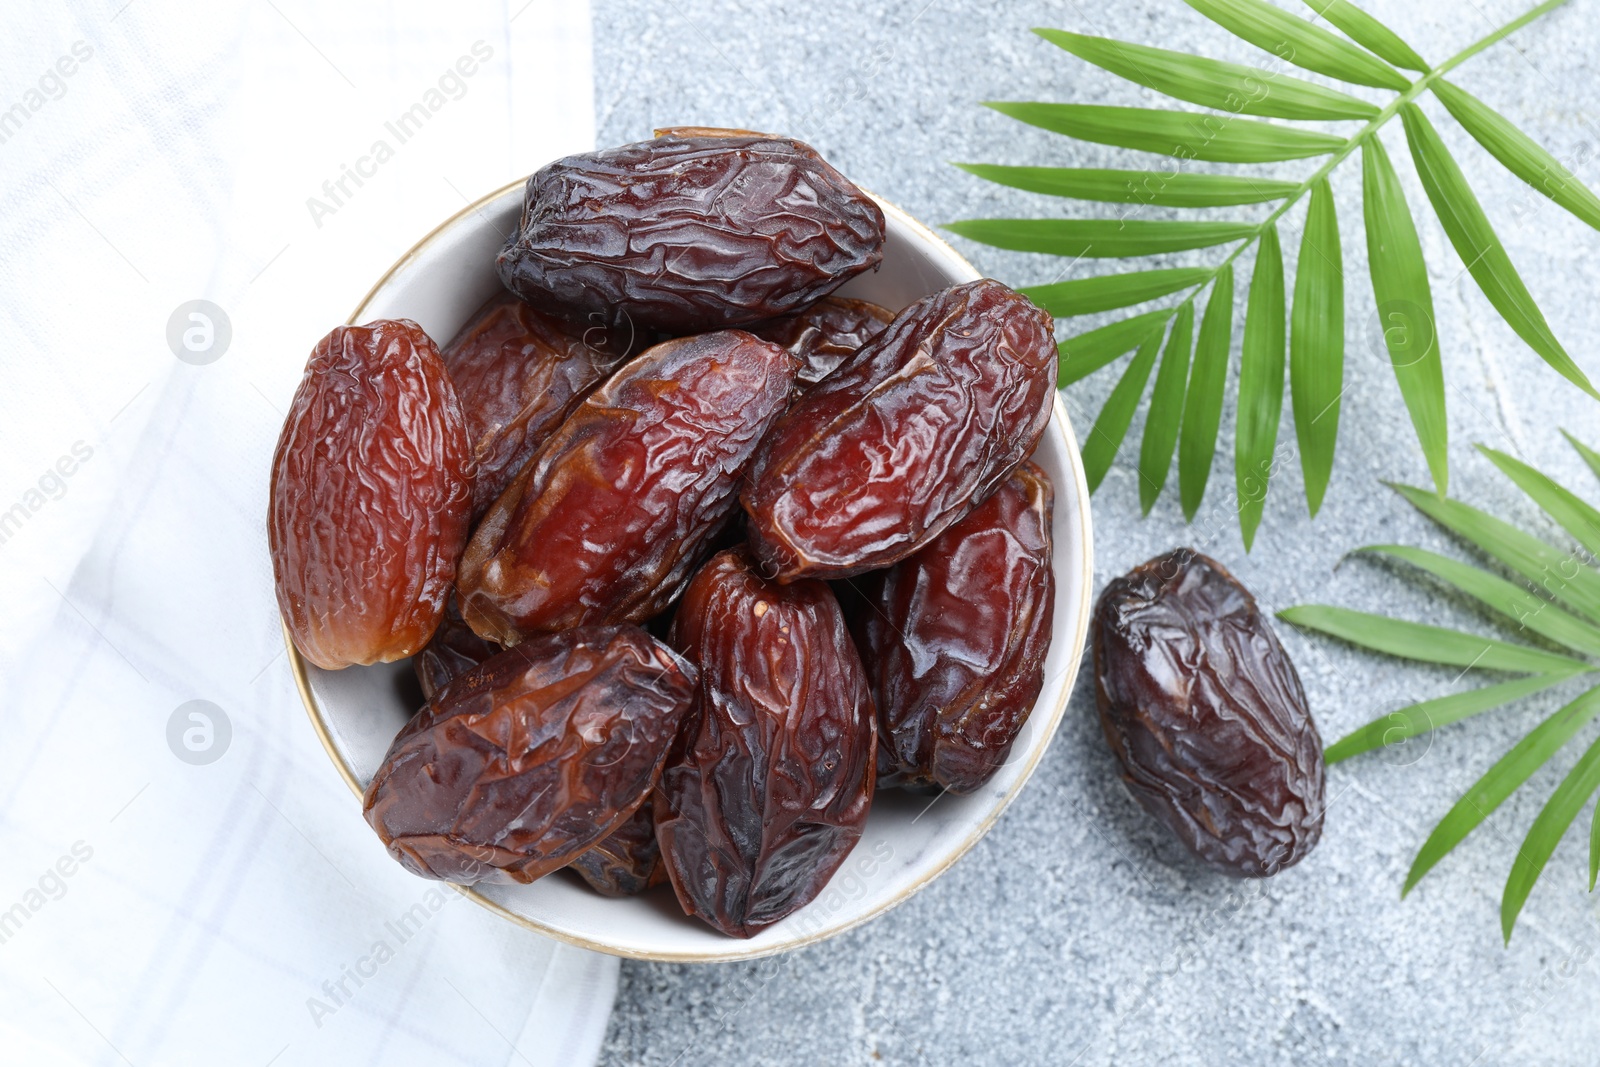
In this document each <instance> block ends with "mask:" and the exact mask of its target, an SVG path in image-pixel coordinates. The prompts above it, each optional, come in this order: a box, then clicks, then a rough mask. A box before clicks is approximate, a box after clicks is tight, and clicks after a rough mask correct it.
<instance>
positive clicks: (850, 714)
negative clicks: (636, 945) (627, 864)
mask: <svg viewBox="0 0 1600 1067" xmlns="http://www.w3.org/2000/svg"><path fill="white" fill-rule="evenodd" d="M672 641H673V644H674V646H675V647H677V648H678V649H679V650H680V651H682V652H683V654H684V656H685V657H687V658H688V659H689V660H690V661H691V662H693V663H695V664H696V665H697V666H698V667H699V668H700V685H699V688H698V691H697V695H696V699H695V704H694V707H693V708H692V709H691V711H690V712H689V715H688V716H687V717H686V718H685V720H684V724H683V728H682V731H681V732H680V734H679V736H678V739H677V740H676V741H675V742H674V743H673V748H672V753H671V755H670V756H668V758H667V765H666V767H665V769H664V770H663V771H662V774H661V783H660V785H659V787H658V788H657V790H656V795H655V810H656V837H657V839H658V840H659V841H660V845H661V855H662V859H663V861H664V862H665V864H666V868H667V875H668V877H669V878H670V879H671V880H672V887H673V889H674V891H675V892H676V893H677V895H678V902H679V903H680V904H681V905H683V909H684V911H686V912H688V913H689V914H691V915H697V916H699V917H700V918H701V919H703V920H705V921H706V922H707V923H709V924H710V925H711V926H713V927H715V928H716V929H718V930H721V931H722V932H723V933H725V934H729V935H730V936H733V937H750V936H751V935H753V934H755V933H757V932H758V931H760V930H761V929H762V928H764V927H767V926H770V925H771V924H773V923H775V922H777V921H779V920H780V919H782V918H783V917H784V916H786V915H789V914H791V913H792V912H794V911H795V910H796V909H798V908H801V907H803V906H804V905H805V904H806V903H808V902H809V901H811V900H812V899H813V898H815V897H816V895H817V894H818V893H819V892H821V891H822V889H823V887H824V886H825V885H827V883H828V879H829V878H831V877H833V872H834V871H835V870H837V869H838V867H839V864H840V863H842V862H843V861H844V858H845V856H846V855H848V854H849V852H850V849H851V848H853V847H854V846H855V843H856V841H857V840H858V839H859V838H860V837H861V830H862V827H863V826H864V825H865V824H866V819H867V809H868V807H869V806H870V805H871V802H872V788H873V773H874V771H873V767H874V763H873V761H874V758H875V755H874V748H875V746H876V732H875V730H874V728H873V715H872V697H871V695H870V694H869V692H868V689H867V681H866V677H865V675H864V673H863V671H862V669H861V660H860V656H859V655H858V654H857V652H856V649H855V646H854V645H853V644H852V643H851V640H850V635H849V633H848V632H847V630H846V629H845V623H844V616H843V615H842V614H841V613H840V611H839V605H838V602H837V601H835V600H834V598H833V593H832V592H831V591H830V590H829V589H828V587H827V585H826V584H824V583H822V582H817V581H803V582H795V583H793V584H792V585H786V586H781V585H778V584H776V583H773V582H768V581H764V580H762V579H761V578H760V577H759V576H758V575H757V574H756V573H755V572H754V571H753V570H752V569H751V567H750V562H749V559H748V557H747V556H746V554H745V552H744V550H743V549H735V550H732V551H728V552H721V553H718V554H717V555H716V556H714V557H712V559H711V560H710V562H708V563H707V564H706V565H705V567H703V568H702V569H701V570H700V573H699V574H697V575H695V579H694V581H693V582H691V583H690V585H689V588H688V590H687V592H685V594H684V597H683V603H682V604H681V605H680V606H679V608H678V614H677V616H676V617H675V618H674V620H673V624H672Z"/></svg>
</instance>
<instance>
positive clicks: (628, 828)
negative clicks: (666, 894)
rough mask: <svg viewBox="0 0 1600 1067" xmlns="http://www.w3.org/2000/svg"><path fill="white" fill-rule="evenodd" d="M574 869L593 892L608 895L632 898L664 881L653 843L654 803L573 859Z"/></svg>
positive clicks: (641, 807) (664, 872)
mask: <svg viewBox="0 0 1600 1067" xmlns="http://www.w3.org/2000/svg"><path fill="white" fill-rule="evenodd" d="M567 869H568V870H571V871H576V872H577V873H578V874H579V875H581V876H582V877H583V880H584V881H585V882H588V883H589V887H590V888H591V889H593V890H594V891H595V892H597V893H600V894H601V895H603V896H608V897H631V896H634V895H635V894H638V893H643V892H644V891H645V890H646V889H650V888H652V887H654V886H658V885H660V884H661V883H662V882H665V881H666V880H667V869H666V868H665V867H663V866H662V865H661V847H660V846H659V845H658V844H656V817H655V805H653V804H652V803H651V802H650V801H649V800H646V801H645V802H644V803H643V804H641V805H639V810H638V811H635V812H634V813H633V814H632V815H631V816H629V817H628V821H627V822H625V823H623V824H622V825H621V826H619V827H618V828H617V829H616V830H614V831H612V833H611V836H610V837H608V838H606V839H605V840H604V841H602V842H600V843H599V844H598V845H596V846H594V847H593V848H591V849H590V850H589V851H587V852H585V853H584V854H583V855H581V856H579V857H578V858H577V859H575V860H573V861H572V863H571V864H569V865H568V868H567Z"/></svg>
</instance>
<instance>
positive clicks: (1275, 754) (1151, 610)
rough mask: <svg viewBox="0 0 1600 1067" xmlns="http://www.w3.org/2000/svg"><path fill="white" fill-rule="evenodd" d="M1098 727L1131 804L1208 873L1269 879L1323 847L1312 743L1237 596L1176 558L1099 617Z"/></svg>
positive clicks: (1293, 684)
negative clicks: (1206, 866)
mask: <svg viewBox="0 0 1600 1067" xmlns="http://www.w3.org/2000/svg"><path fill="white" fill-rule="evenodd" d="M1094 669H1095V692H1096V696H1097V698H1098V702H1099V706H1100V724H1101V726H1102V727H1103V728H1104V730H1105V735H1106V740H1107V741H1108V742H1109V743H1110V745H1111V750H1112V752H1114V753H1115V754H1116V757H1117V760H1118V761H1119V762H1120V763H1121V764H1122V770H1123V778H1124V780H1125V781H1126V782H1127V783H1128V787H1129V789H1130V790H1131V791H1132V792H1133V795H1134V796H1135V797H1137V798H1138V799H1139V802H1140V803H1141V804H1143V805H1144V807H1145V808H1146V809H1148V810H1149V811H1150V812H1151V813H1152V814H1153V815H1155V816H1156V818H1158V819H1160V820H1161V821H1162V822H1163V823H1165V824H1166V826H1167V827H1168V828H1169V829H1170V830H1171V831H1172V832H1173V833H1174V834H1175V835H1177V837H1178V839H1179V840H1180V841H1182V842H1183V843H1184V844H1185V845H1187V846H1188V847H1189V849H1190V850H1191V851H1193V852H1194V853H1195V855H1197V856H1199V857H1200V858H1201V859H1202V860H1204V861H1205V862H1206V863H1208V864H1209V865H1211V866H1212V867H1215V868H1217V869H1218V870H1220V871H1223V872H1225V873H1227V874H1232V875H1239V876H1244V877H1265V876H1267V875H1272V874H1276V873H1277V872H1278V871H1280V870H1282V869H1283V868H1285V867H1288V866H1291V865H1292V864H1295V863H1298V862H1299V861H1300V860H1301V859H1303V858H1304V857H1305V855H1306V853H1308V852H1310V851H1311V849H1312V847H1313V846H1314V845H1316V843H1317V841H1318V839H1319V838H1320V837H1321V836H1322V814H1323V800H1322V796H1323V774H1324V766H1323V757H1322V739H1321V738H1320V737H1319V736H1318V734H1317V727H1316V724H1315V723H1314V722H1312V720H1311V712H1310V710H1309V709H1308V708H1307V706H1306V697H1305V692H1304V690H1302V689H1301V687H1300V676H1299V674H1297V673H1296V672H1295V669H1294V664H1293V663H1292V662H1290V660H1289V656H1288V653H1286V652H1285V651H1284V650H1283V646H1282V645H1281V644H1279V643H1278V638H1277V635H1276V634H1274V633H1273V631H1272V627H1271V626H1270V625H1269V624H1268V622H1267V620H1266V618H1265V617H1264V616H1263V615H1262V614H1261V611H1260V609H1259V608H1258V607H1257V606H1256V602H1255V598H1254V597H1252V596H1251V595H1250V593H1249V591H1247V590H1246V589H1245V588H1244V586H1242V585H1240V584H1239V582H1238V581H1237V580H1235V579H1234V577H1233V575H1231V574H1229V573H1228V572H1227V571H1226V570H1224V569H1223V567H1222V565H1221V564H1219V563H1217V562H1216V561H1215V560H1212V559H1208V558H1207V557H1205V556H1202V555H1200V554H1199V553H1197V552H1195V551H1194V550H1192V549H1187V548H1180V549H1177V550H1175V551H1173V552H1169V553H1168V554H1166V555H1164V556H1158V557H1157V558H1155V559H1153V560H1150V561H1149V562H1148V563H1144V564H1142V565H1140V566H1138V567H1136V568H1134V569H1133V570H1132V571H1131V572H1130V573H1128V574H1126V575H1124V576H1123V577H1121V578H1118V579H1116V580H1115V581H1113V582H1112V583H1111V584H1110V585H1108V586H1107V587H1106V590H1105V592H1104V593H1102V594H1101V596H1100V602H1099V605H1098V606H1097V607H1096V608H1095V620H1094Z"/></svg>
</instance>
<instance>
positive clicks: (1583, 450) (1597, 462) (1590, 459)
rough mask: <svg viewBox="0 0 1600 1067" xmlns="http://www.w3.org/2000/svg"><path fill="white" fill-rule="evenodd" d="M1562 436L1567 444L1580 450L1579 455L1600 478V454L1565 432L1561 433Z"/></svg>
mask: <svg viewBox="0 0 1600 1067" xmlns="http://www.w3.org/2000/svg"><path fill="white" fill-rule="evenodd" d="M1561 436H1563V437H1565V438H1566V439H1567V442H1568V443H1569V444H1570V445H1572V447H1573V448H1576V449H1577V450H1578V455H1580V456H1582V457H1583V461H1584V462H1585V463H1587V464H1588V465H1589V469H1590V470H1591V471H1593V472H1594V476H1595V477H1596V478H1600V452H1596V451H1595V450H1594V449H1592V448H1590V447H1589V446H1588V445H1586V444H1584V443H1583V442H1582V441H1580V440H1578V439H1577V438H1576V437H1574V436H1572V435H1571V434H1570V433H1568V432H1567V431H1565V430H1562V431H1561Z"/></svg>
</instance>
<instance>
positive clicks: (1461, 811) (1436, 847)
mask: <svg viewBox="0 0 1600 1067" xmlns="http://www.w3.org/2000/svg"><path fill="white" fill-rule="evenodd" d="M1596 714H1600V689H1591V690H1589V691H1588V692H1587V693H1584V694H1583V695H1582V696H1580V697H1578V699H1576V700H1574V701H1573V702H1572V703H1570V704H1568V705H1566V706H1565V707H1563V708H1562V709H1561V710H1560V711H1557V712H1556V713H1555V714H1553V715H1551V716H1550V717H1549V718H1548V719H1546V720H1545V721H1544V722H1542V723H1540V724H1539V725H1538V726H1535V727H1534V728H1533V729H1532V730H1530V731H1529V732H1528V735H1527V736H1526V737H1524V738H1523V739H1522V740H1521V741H1518V742H1517V744H1516V746H1515V747H1514V748H1512V750H1511V751H1510V752H1507V753H1506V754H1505V755H1504V756H1502V757H1500V759H1499V761H1498V762H1496V763H1495V765H1494V766H1493V767H1490V768H1489V769H1488V771H1486V772H1485V773H1484V776H1483V777H1482V778H1479V779H1478V781H1477V782H1476V783H1475V784H1474V785H1473V787H1472V788H1471V789H1469V790H1467V794H1466V796H1464V797H1462V798H1461V799H1460V800H1458V801H1456V803H1455V806H1454V807H1452V808H1451V809H1450V810H1449V812H1447V813H1446V814H1445V817H1444V818H1443V819H1440V820H1439V825H1438V826H1435V827H1434V828H1433V833H1431V834H1429V835H1428V840H1427V841H1425V842H1423V844H1422V848H1421V849H1420V850H1419V851H1418V852H1417V858H1416V859H1415V860H1413V861H1412V864H1411V870H1410V872H1409V873H1408V874H1407V875H1406V884H1405V887H1404V888H1403V889H1402V890H1401V895H1402V896H1403V895H1405V894H1406V893H1409V892H1411V890H1412V888H1413V887H1415V886H1416V884H1417V883H1418V882H1420V881H1421V880H1422V878H1423V876H1424V875H1426V874H1427V873H1428V872H1429V871H1431V870H1432V869H1433V867H1434V865H1435V864H1437V863H1438V862H1439V861H1440V860H1442V859H1444V857H1445V856H1446V855H1447V854H1448V853H1449V852H1450V850H1451V849H1453V848H1455V847H1456V846H1457V845H1458V844H1460V843H1461V841H1462V840H1463V839H1464V838H1465V837H1466V836H1467V835H1468V834H1470V833H1471V832H1472V831H1473V830H1474V829H1476V828H1477V826H1478V824H1479V823H1481V822H1483V820H1484V819H1487V818H1488V817H1489V815H1490V813H1491V812H1493V811H1494V809H1495V808H1498V807H1499V806H1500V804H1501V803H1502V802H1503V801H1504V800H1505V799H1506V797H1508V796H1510V795H1511V794H1512V793H1514V792H1516V791H1517V787H1518V786H1520V785H1522V783H1523V782H1526V781H1527V780H1528V779H1529V777H1531V776H1532V775H1533V772H1534V771H1536V770H1538V769H1539V768H1540V767H1543V766H1544V765H1545V763H1546V762H1547V761H1548V760H1549V759H1550V757H1551V756H1553V755H1555V754H1556V752H1557V751H1559V750H1560V749H1561V747H1562V746H1563V745H1565V744H1566V743H1567V742H1568V741H1570V740H1571V739H1572V735H1573V734H1575V733H1577V732H1578V731H1579V730H1581V729H1582V728H1583V727H1584V726H1586V725H1588V723H1589V722H1590V720H1592V719H1593V718H1594V717H1595V715H1596Z"/></svg>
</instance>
